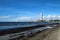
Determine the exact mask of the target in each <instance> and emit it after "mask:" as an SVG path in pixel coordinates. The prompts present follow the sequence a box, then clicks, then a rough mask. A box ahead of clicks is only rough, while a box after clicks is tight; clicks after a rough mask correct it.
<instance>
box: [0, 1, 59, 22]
mask: <svg viewBox="0 0 60 40" xmlns="http://www.w3.org/2000/svg"><path fill="white" fill-rule="evenodd" d="M42 11H43V13H44V17H50V16H54V17H57V16H58V17H59V18H60V0H0V21H25V20H28V19H29V20H33V19H34V20H35V19H36V20H37V19H39V17H40V13H41V12H42ZM59 18H58V19H59Z"/></svg>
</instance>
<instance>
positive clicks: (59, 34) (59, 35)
mask: <svg viewBox="0 0 60 40" xmlns="http://www.w3.org/2000/svg"><path fill="white" fill-rule="evenodd" d="M27 40H60V27H56V28H53V29H48V30H45V31H43V32H41V33H39V34H37V35H35V36H33V37H30V38H28V39H27Z"/></svg>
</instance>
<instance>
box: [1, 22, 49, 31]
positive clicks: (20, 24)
mask: <svg viewBox="0 0 60 40" xmlns="http://www.w3.org/2000/svg"><path fill="white" fill-rule="evenodd" d="M39 24H49V23H48V22H0V30H6V29H12V28H21V27H27V26H28V27H29V26H35V25H39Z"/></svg>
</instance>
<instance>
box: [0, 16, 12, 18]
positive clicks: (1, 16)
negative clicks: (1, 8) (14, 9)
mask: <svg viewBox="0 0 60 40" xmlns="http://www.w3.org/2000/svg"><path fill="white" fill-rule="evenodd" d="M10 17H11V16H0V18H10Z"/></svg>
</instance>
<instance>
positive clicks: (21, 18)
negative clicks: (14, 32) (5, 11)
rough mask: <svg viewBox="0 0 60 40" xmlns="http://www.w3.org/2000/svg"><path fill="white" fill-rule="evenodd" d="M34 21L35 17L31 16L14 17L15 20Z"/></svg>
mask: <svg viewBox="0 0 60 40" xmlns="http://www.w3.org/2000/svg"><path fill="white" fill-rule="evenodd" d="M33 20H34V21H35V18H33V17H18V18H16V21H33Z"/></svg>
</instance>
